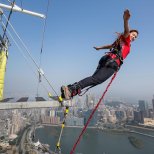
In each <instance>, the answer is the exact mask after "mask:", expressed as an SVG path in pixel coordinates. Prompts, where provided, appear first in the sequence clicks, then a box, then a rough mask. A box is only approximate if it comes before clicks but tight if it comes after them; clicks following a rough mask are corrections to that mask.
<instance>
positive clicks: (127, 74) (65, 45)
mask: <svg viewBox="0 0 154 154" xmlns="http://www.w3.org/2000/svg"><path fill="white" fill-rule="evenodd" d="M0 2H2V3H5V4H7V3H8V2H7V1H6V0H1V1H0ZM21 2H22V3H21ZM16 4H18V5H20V6H21V5H22V6H23V8H25V9H28V10H31V11H37V12H40V13H45V12H46V8H47V0H39V1H38V0H33V1H27V0H25V1H24V0H22V1H21V0H16ZM153 6H154V1H153V0H142V1H134V0H129V1H128V0H127V1H126V0H125V1H121V0H108V1H106V0H50V5H49V12H48V16H47V25H46V32H45V39H44V48H43V53H42V55H41V59H42V60H41V68H42V69H43V70H44V72H45V75H46V76H47V78H48V79H49V81H50V82H51V84H52V86H53V87H54V88H55V90H56V91H57V93H58V94H60V90H59V88H60V86H61V85H66V84H71V83H74V82H76V81H79V80H81V79H83V78H85V77H87V76H90V75H92V73H93V72H94V71H95V69H96V67H97V64H98V61H99V59H100V58H101V56H102V55H104V52H106V51H107V50H100V51H96V50H94V49H93V46H97V45H98V46H99V45H104V44H109V43H112V42H113V41H114V40H115V38H116V35H115V32H123V11H124V10H125V9H126V8H128V9H129V10H130V12H131V19H130V21H129V25H130V28H132V29H138V30H139V37H138V39H137V40H136V41H135V42H133V43H132V46H131V53H130V54H129V55H128V57H127V59H126V60H125V62H124V64H123V66H122V67H121V69H120V71H119V72H118V75H117V77H116V79H115V80H114V82H113V84H112V86H111V87H110V89H109V91H108V93H107V95H106V98H111V99H115V98H116V99H121V100H124V101H128V100H134V101H136V100H139V99H143V100H147V101H149V102H150V101H151V99H152V98H153V94H154V71H153V66H154V60H153V59H154V49H153V44H154V39H153V35H154V19H153V16H154V9H153ZM4 13H5V14H8V11H4ZM3 21H5V20H3ZM11 23H12V25H13V26H14V28H15V29H16V31H17V32H18V34H19V35H20V37H21V38H22V39H23V40H24V42H25V44H26V45H27V47H28V49H29V50H30V53H31V55H32V56H33V57H34V59H35V60H36V61H37V63H38V64H39V59H40V50H41V41H42V33H43V23H44V21H43V19H40V18H37V17H33V16H29V15H25V14H21V13H17V12H15V13H13V14H12V16H11ZM9 30H10V31H11V33H12V35H14V33H13V31H12V30H11V28H10V27H9ZM14 36H15V35H14ZM8 37H9V35H8ZM9 38H10V37H9ZM15 40H16V41H18V40H17V38H16V37H15ZM10 42H11V46H10V48H9V59H8V63H7V70H6V78H5V97H8V96H9V95H11V96H28V95H30V96H31V95H33V96H35V95H36V93H37V84H38V80H37V78H36V75H35V74H34V72H33V70H35V71H36V69H35V66H34V64H33V63H32V64H31V66H29V65H28V64H27V62H26V60H25V58H24V57H23V56H22V54H21V53H20V52H19V50H18V48H17V47H16V46H15V44H14V42H13V40H12V39H11V38H10ZM19 45H20V46H21V43H19ZM23 52H24V53H26V52H25V51H23ZM28 59H29V57H28ZM29 60H30V59H29ZM33 66H34V67H33ZM32 67H33V70H32V69H31V68H32ZM108 82H109V80H108V81H106V82H105V83H103V84H101V85H99V86H97V87H95V88H93V89H92V90H90V91H89V92H90V93H96V94H100V95H101V94H102V93H103V91H104V89H105V87H106V85H107V83H108ZM45 87H47V89H49V90H50V88H49V87H48V86H47V85H45ZM39 90H40V92H39V93H40V95H43V96H45V95H47V93H46V91H45V90H44V88H43V87H41V86H40V87H39ZM50 91H51V93H53V91H52V90H50ZM53 94H54V93H53Z"/></svg>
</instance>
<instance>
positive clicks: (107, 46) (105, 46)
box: [94, 44, 112, 50]
mask: <svg viewBox="0 0 154 154" xmlns="http://www.w3.org/2000/svg"><path fill="white" fill-rule="evenodd" d="M111 48H112V44H109V45H104V46H99V47H94V49H96V50H100V49H111Z"/></svg>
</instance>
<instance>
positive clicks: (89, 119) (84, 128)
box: [70, 72, 117, 154]
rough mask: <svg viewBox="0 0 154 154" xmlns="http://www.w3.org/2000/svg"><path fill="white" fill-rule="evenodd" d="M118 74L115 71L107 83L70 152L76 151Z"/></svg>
mask: <svg viewBox="0 0 154 154" xmlns="http://www.w3.org/2000/svg"><path fill="white" fill-rule="evenodd" d="M116 74H117V72H115V73H114V75H113V76H112V78H111V80H110V82H109V84H108V85H107V87H106V89H105V91H104V93H103V95H102V97H101V98H100V100H99V101H98V103H97V105H96V106H95V108H94V109H93V111H92V113H91V114H90V116H89V118H88V120H87V122H86V124H85V126H84V127H83V129H82V131H81V133H80V135H79V137H78V139H77V141H76V143H75V144H74V146H73V148H72V150H71V152H70V154H73V153H74V151H75V149H76V147H77V145H78V143H79V142H80V139H81V137H82V135H83V134H84V132H85V130H86V128H87V126H88V124H89V123H90V121H91V119H92V117H93V115H94V113H95V111H96V110H97V108H98V106H99V105H100V103H101V102H102V100H103V98H104V96H105V94H106V92H107V91H108V89H109V87H110V85H111V83H112V81H113V80H114V78H115V77H116Z"/></svg>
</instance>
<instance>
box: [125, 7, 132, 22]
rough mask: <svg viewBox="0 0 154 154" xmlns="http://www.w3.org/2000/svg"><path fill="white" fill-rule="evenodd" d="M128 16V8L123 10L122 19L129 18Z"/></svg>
mask: <svg viewBox="0 0 154 154" xmlns="http://www.w3.org/2000/svg"><path fill="white" fill-rule="evenodd" d="M130 16H131V15H130V12H129V10H128V9H126V10H125V11H124V14H123V19H124V20H129V18H130Z"/></svg>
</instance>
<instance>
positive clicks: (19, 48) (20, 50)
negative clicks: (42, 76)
mask: <svg viewBox="0 0 154 154" xmlns="http://www.w3.org/2000/svg"><path fill="white" fill-rule="evenodd" d="M1 23H2V25H3V26H4V27H5V24H4V23H3V22H1ZM6 31H7V33H8V34H9V36H10V37H11V39H12V40H13V42H14V43H15V45H16V46H17V48H18V50H19V52H20V53H21V54H22V56H23V57H24V58H25V60H26V62H27V64H28V65H29V67H30V69H31V70H32V72H33V73H34V74H35V75H36V78H37V79H38V77H37V73H36V72H35V71H34V69H33V67H32V66H31V65H30V63H29V60H28V58H27V57H26V55H25V54H24V52H23V50H22V49H21V47H20V46H19V45H18V43H17V42H16V41H15V39H14V38H13V36H12V34H11V32H10V31H9V30H8V29H6ZM42 86H43V88H44V89H45V90H46V92H48V93H49V91H48V90H47V88H46V87H45V85H44V84H43V83H42Z"/></svg>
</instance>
